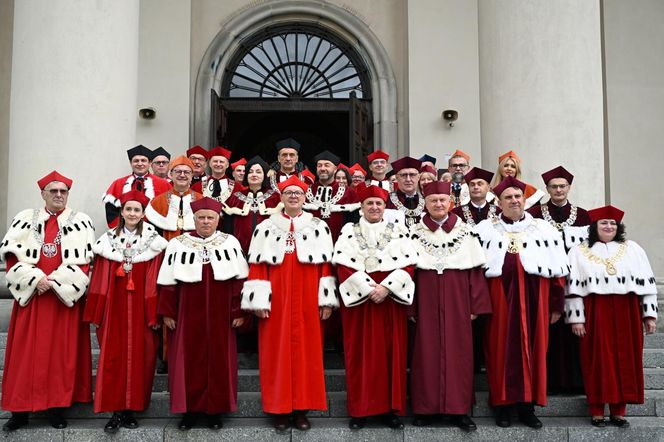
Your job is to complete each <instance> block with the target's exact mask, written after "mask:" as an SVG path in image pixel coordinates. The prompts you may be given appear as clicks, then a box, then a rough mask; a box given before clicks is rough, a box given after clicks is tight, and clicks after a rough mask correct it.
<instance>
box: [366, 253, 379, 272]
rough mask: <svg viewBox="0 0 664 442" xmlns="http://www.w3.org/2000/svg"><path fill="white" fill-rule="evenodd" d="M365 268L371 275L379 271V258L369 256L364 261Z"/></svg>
mask: <svg viewBox="0 0 664 442" xmlns="http://www.w3.org/2000/svg"><path fill="white" fill-rule="evenodd" d="M364 268H365V269H366V271H367V272H369V273H371V272H375V271H376V270H378V258H376V257H375V256H367V257H366V258H365V259H364Z"/></svg>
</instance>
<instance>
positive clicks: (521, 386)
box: [484, 253, 564, 406]
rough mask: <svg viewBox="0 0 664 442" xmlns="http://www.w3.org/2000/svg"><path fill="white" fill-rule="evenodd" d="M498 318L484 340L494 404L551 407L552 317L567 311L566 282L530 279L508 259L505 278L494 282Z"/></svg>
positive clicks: (515, 257)
mask: <svg viewBox="0 0 664 442" xmlns="http://www.w3.org/2000/svg"><path fill="white" fill-rule="evenodd" d="M488 282H489V290H490V293H491V304H492V307H493V314H492V315H491V316H490V317H489V318H487V320H486V330H485V336H484V342H485V347H484V348H485V356H486V368H487V376H488V379H489V403H490V405H492V406H499V405H509V404H513V403H517V402H527V403H531V402H532V403H534V404H536V405H540V406H545V405H546V350H547V345H548V338H549V311H550V310H551V311H559V312H562V311H563V303H564V296H563V285H564V278H551V279H549V278H544V277H541V276H536V275H530V274H527V273H526V272H525V271H524V269H523V266H522V264H521V261H520V259H519V256H518V254H511V253H506V254H505V262H504V264H503V268H502V276H499V277H495V278H489V279H488Z"/></svg>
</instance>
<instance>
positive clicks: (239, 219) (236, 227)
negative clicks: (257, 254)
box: [224, 188, 281, 255]
mask: <svg viewBox="0 0 664 442" xmlns="http://www.w3.org/2000/svg"><path fill="white" fill-rule="evenodd" d="M269 190H270V189H269V188H265V189H262V192H263V193H265V192H268V191H269ZM238 192H239V193H241V194H243V195H244V196H247V195H249V194H250V193H251V194H253V192H251V191H250V190H249V189H242V190H239V189H236V191H235V192H233V194H232V195H231V196H229V197H228V199H227V200H226V205H227V206H228V207H230V208H236V209H242V208H243V207H244V205H245V202H244V201H242V200H240V199H239V198H238V196H237V195H236V193H238ZM280 201H281V199H280V194H279V192H274V193H272V195H271V196H270V197H269V198H267V199H266V200H265V207H266V208H267V209H271V208H274V207H276V206H277V205H278V204H279V202H280ZM226 216H229V217H230V218H231V219H232V225H233V232H232V233H233V236H234V237H236V238H237V240H238V241H239V242H240V245H241V246H242V251H243V252H244V253H245V255H246V254H247V253H248V252H249V244H250V243H251V235H253V233H254V230H255V229H256V226H257V225H259V224H260V223H261V222H263V221H264V220H265V219H267V218H268V217H269V216H270V215H269V214H265V215H261V214H260V213H259V212H258V211H257V212H252V211H251V210H249V212H248V213H247V215H246V216H241V215H235V214H233V215H224V217H226Z"/></svg>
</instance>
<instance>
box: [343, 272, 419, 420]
mask: <svg viewBox="0 0 664 442" xmlns="http://www.w3.org/2000/svg"><path fill="white" fill-rule="evenodd" d="M404 270H405V271H407V272H408V273H409V274H410V275H411V277H412V275H413V267H412V266H408V267H406V268H404ZM353 273H355V270H353V269H351V268H348V267H346V266H343V265H338V266H337V275H338V278H339V284H340V285H341V284H342V283H343V282H344V281H345V280H346V279H347V278H349V277H350V276H351V275H352V274H353ZM389 274H390V272H373V273H368V275H369V276H370V277H371V278H372V279H373V280H374V281H382V280H384V279H385V278H386V277H387V276H388V275H389ZM406 312H407V309H406V306H405V305H403V304H399V303H397V302H395V301H393V300H391V299H389V297H388V298H387V299H385V301H383V302H381V303H380V304H376V303H374V302H373V301H370V300H369V301H366V302H364V303H362V304H359V305H356V306H353V307H346V306H345V305H342V307H341V322H342V326H343V330H344V360H345V364H346V389H347V392H348V400H347V407H348V414H349V415H350V416H352V417H364V416H373V415H378V414H383V413H388V412H393V413H396V414H398V415H401V416H403V415H404V414H405V413H406V383H407V379H406V360H407V353H408V350H407V349H408V331H407V327H406V321H407V318H406Z"/></svg>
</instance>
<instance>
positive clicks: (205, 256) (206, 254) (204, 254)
mask: <svg viewBox="0 0 664 442" xmlns="http://www.w3.org/2000/svg"><path fill="white" fill-rule="evenodd" d="M198 257H199V258H200V259H201V261H202V262H203V264H207V263H209V262H210V251H209V250H208V249H207V247H205V246H203V248H202V249H200V250H199V251H198Z"/></svg>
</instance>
